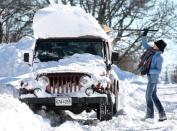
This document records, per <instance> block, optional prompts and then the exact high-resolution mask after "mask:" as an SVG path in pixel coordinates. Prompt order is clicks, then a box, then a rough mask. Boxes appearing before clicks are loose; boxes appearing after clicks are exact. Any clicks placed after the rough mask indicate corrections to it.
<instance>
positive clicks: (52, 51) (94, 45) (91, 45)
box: [35, 40, 104, 62]
mask: <svg viewBox="0 0 177 131" xmlns="http://www.w3.org/2000/svg"><path fill="white" fill-rule="evenodd" d="M36 44H37V46H36V49H35V58H38V59H39V60H40V62H47V61H58V60H60V59H63V58H64V57H66V56H72V55H74V54H76V53H78V54H83V53H90V54H93V55H98V56H101V57H103V50H104V49H103V42H91V41H78V40H77V41H73V40H70V41H68V40H67V41H66V40H65V41H61V40H60V41H49V40H48V41H39V42H37V43H36Z"/></svg>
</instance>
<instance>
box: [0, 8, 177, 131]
mask: <svg viewBox="0 0 177 131" xmlns="http://www.w3.org/2000/svg"><path fill="white" fill-rule="evenodd" d="M44 16H45V17H44ZM56 16H57V17H56ZM53 18H54V19H55V20H56V21H52V19H53ZM60 18H62V19H60ZM68 21H69V24H68ZM63 23H64V24H65V25H63ZM61 24H62V25H61ZM39 25H40V26H39ZM33 27H34V35H35V38H49V37H79V36H83V35H94V36H100V37H103V38H106V39H107V35H106V34H105V33H104V32H103V30H102V29H101V27H100V26H99V25H98V23H97V21H96V20H95V19H94V18H93V17H91V16H90V15H89V14H87V13H85V12H84V11H83V10H82V9H80V8H78V7H71V6H65V7H64V6H63V5H51V6H49V7H47V8H45V9H42V10H40V11H39V12H37V14H36V15H35V18H34V25H33ZM68 27H69V28H68ZM33 43H34V40H33V39H23V40H21V41H19V42H18V43H12V44H8V45H7V44H1V45H0V58H1V59H0V131H71V130H75V131H147V130H148V131H176V130H177V115H176V114H177V102H176V101H177V84H162V83H161V84H158V96H159V98H160V100H161V102H162V104H163V106H164V108H165V110H166V114H167V119H168V120H167V121H164V122H158V112H157V110H155V119H153V120H146V121H142V120H141V119H142V118H144V116H145V112H146V102H145V93H146V86H147V78H146V77H140V76H136V75H134V74H132V73H129V72H125V71H122V70H120V69H119V68H118V67H116V66H115V65H113V70H114V71H113V72H112V74H113V75H114V76H116V75H118V77H119V79H120V81H119V83H120V86H119V87H120V92H119V112H118V113H117V114H116V115H115V116H114V117H113V119H112V120H109V121H103V122H100V121H98V120H96V113H95V112H94V111H92V112H91V113H86V112H83V113H81V114H79V115H75V114H72V113H71V112H69V111H66V112H64V113H63V114H65V115H63V114H61V115H57V114H55V113H53V112H45V111H44V110H41V111H40V112H38V114H35V113H33V112H32V111H31V110H30V108H29V107H28V106H27V105H26V104H25V103H22V102H20V101H19V100H18V99H16V98H14V97H13V96H12V95H10V94H11V92H10V91H8V90H7V89H4V88H5V86H4V85H2V84H12V85H13V86H17V85H19V81H20V80H21V79H24V78H28V77H29V72H30V70H31V69H30V67H29V66H28V64H27V63H24V62H23V53H24V52H27V50H29V49H31V48H32V46H33ZM168 54H169V55H171V54H173V53H166V54H164V57H165V58H166V60H167V62H166V63H165V66H164V67H163V68H164V69H165V68H166V67H167V66H168V64H169V61H168V58H169V55H168ZM86 56H87V57H88V58H89V59H90V61H89V60H85V59H86V58H85V57H86ZM78 59H79V60H80V62H81V63H80V64H79V67H78V68H76V67H75V66H76V65H75V64H74V62H75V61H77V60H78ZM92 59H94V60H92ZM95 60H97V61H95ZM173 60H175V59H173ZM59 62H61V63H60V66H61V67H60V70H59V71H61V70H63V69H64V68H65V67H64V66H63V67H62V62H63V64H67V65H68V68H67V70H68V69H70V70H72V71H73V70H74V69H75V70H76V71H77V69H78V70H80V69H81V70H83V72H85V71H86V70H84V67H85V69H89V70H91V65H92V66H93V67H94V70H93V72H92V73H93V74H94V72H97V73H98V72H99V73H102V72H104V70H105V67H104V66H103V63H102V62H101V61H100V58H98V57H95V56H92V55H89V54H86V55H85V56H82V55H78V54H75V55H74V56H71V57H70V58H66V59H63V60H61V61H59ZM86 62H88V63H89V66H90V68H89V66H87V67H86V65H85V63H86ZM70 63H71V64H70ZM96 63H98V64H96ZM57 64H58V63H57V62H52V64H48V63H45V64H44V65H45V66H44V67H42V65H36V66H37V67H36V68H43V69H44V68H45V69H46V68H49V69H48V70H47V71H48V72H51V71H52V70H54V68H55V67H54V66H56V65H57ZM97 67H98V68H97ZM41 71H42V70H41ZM45 71H46V70H45ZM99 73H98V74H99ZM9 87H10V88H12V86H9ZM10 88H9V89H10ZM14 96H15V95H14ZM63 119H64V121H63Z"/></svg>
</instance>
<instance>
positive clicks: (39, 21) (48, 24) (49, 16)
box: [33, 4, 108, 40]
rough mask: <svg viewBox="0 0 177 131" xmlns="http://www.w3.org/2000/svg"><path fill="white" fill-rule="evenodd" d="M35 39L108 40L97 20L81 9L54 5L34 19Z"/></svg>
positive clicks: (42, 10)
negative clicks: (82, 38) (72, 38)
mask: <svg viewBox="0 0 177 131" xmlns="http://www.w3.org/2000/svg"><path fill="white" fill-rule="evenodd" d="M33 30H34V37H35V38H36V39H37V38H55V37H57V38H59V37H79V36H98V37H102V38H105V39H107V40H108V35H107V34H106V33H105V32H104V30H103V29H102V28H101V26H100V25H99V24H98V22H97V20H96V19H95V18H94V17H93V16H92V15H91V14H88V13H86V12H85V11H84V10H83V9H81V8H80V7H73V6H70V5H60V4H52V5H50V6H49V7H46V8H43V9H40V10H39V11H38V12H37V13H36V14H35V16H34V19H33Z"/></svg>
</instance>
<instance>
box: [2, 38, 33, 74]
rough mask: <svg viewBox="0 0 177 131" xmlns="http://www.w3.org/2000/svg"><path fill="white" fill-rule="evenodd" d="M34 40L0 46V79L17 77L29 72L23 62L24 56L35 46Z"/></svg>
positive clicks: (23, 40)
mask: <svg viewBox="0 0 177 131" xmlns="http://www.w3.org/2000/svg"><path fill="white" fill-rule="evenodd" d="M33 42H34V40H33V39H22V40H21V41H19V42H17V43H11V44H2V45H1V46H0V50H1V51H0V57H1V59H0V77H8V76H11V77H12V76H17V75H21V74H24V73H27V72H29V70H30V69H29V66H28V64H27V63H24V62H23V54H24V52H25V51H27V50H29V49H30V48H31V47H32V46H33Z"/></svg>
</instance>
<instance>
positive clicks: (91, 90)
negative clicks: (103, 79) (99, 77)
mask: <svg viewBox="0 0 177 131" xmlns="http://www.w3.org/2000/svg"><path fill="white" fill-rule="evenodd" d="M93 93H94V91H93V89H92V88H87V89H86V90H85V94H86V95H87V96H90V95H92V94H93Z"/></svg>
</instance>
